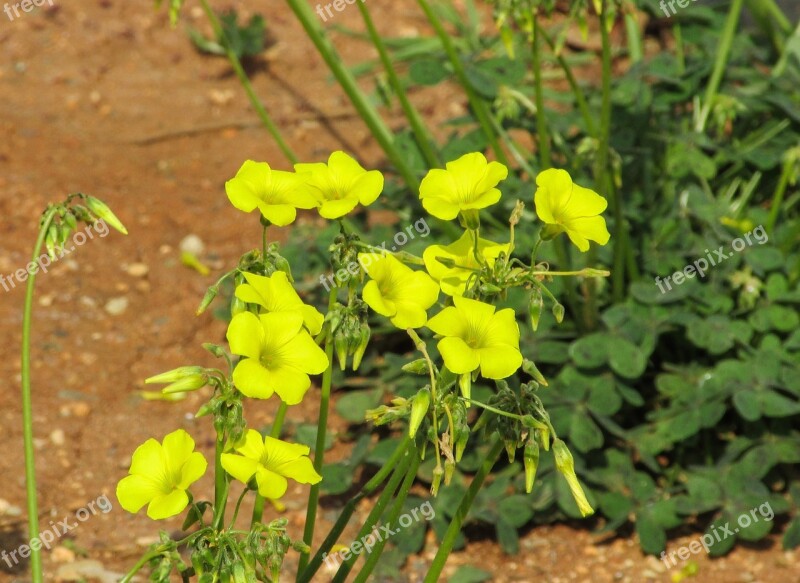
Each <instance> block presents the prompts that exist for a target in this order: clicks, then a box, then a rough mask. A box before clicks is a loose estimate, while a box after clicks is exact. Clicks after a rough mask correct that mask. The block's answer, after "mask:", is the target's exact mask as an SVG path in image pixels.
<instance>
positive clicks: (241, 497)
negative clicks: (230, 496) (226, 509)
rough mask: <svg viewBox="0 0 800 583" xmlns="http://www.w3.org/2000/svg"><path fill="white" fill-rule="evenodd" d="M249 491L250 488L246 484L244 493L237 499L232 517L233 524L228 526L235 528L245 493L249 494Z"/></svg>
mask: <svg viewBox="0 0 800 583" xmlns="http://www.w3.org/2000/svg"><path fill="white" fill-rule="evenodd" d="M249 491H250V489H249V488H248V487H247V486H245V487H244V489H243V490H242V493H241V494H239V499H238V500H237V501H236V506H235V507H234V509H233V517H232V518H231V525H230V527H228V528H233V527H234V526H235V525H236V519H237V518H238V516H239V507H240V506H241V505H242V500H244V496H245V494H247V493H248V492H249Z"/></svg>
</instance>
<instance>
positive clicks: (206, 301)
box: [195, 285, 219, 316]
mask: <svg viewBox="0 0 800 583" xmlns="http://www.w3.org/2000/svg"><path fill="white" fill-rule="evenodd" d="M218 293H219V287H218V286H216V285H212V286H211V287H210V288H208V289H207V290H206V295H204V296H203V301H201V302H200V305H199V306H198V307H197V311H195V316H199V315H200V314H202V313H203V312H205V311H206V310H207V309H208V306H210V305H211V302H213V301H214V298H216V297H217V294H218Z"/></svg>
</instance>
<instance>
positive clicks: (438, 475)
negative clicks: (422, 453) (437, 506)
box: [431, 466, 444, 496]
mask: <svg viewBox="0 0 800 583" xmlns="http://www.w3.org/2000/svg"><path fill="white" fill-rule="evenodd" d="M442 476H444V470H443V469H442V466H436V467H435V468H433V481H432V482H431V494H433V495H434V496H438V495H439V486H440V485H441V483H442Z"/></svg>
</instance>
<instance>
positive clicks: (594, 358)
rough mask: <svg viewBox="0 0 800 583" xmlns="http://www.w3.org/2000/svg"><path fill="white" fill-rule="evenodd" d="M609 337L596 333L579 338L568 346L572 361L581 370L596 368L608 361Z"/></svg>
mask: <svg viewBox="0 0 800 583" xmlns="http://www.w3.org/2000/svg"><path fill="white" fill-rule="evenodd" d="M608 347H609V336H608V334H605V333H603V332H596V333H594V334H589V335H588V336H584V337H582V338H579V339H578V340H576V341H575V342H573V343H572V344H570V346H569V355H570V358H572V361H573V362H574V363H575V364H576V365H578V366H579V367H582V368H597V367H599V366H603V365H604V364H605V363H606V361H607V360H608Z"/></svg>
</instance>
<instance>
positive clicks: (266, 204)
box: [225, 160, 317, 227]
mask: <svg viewBox="0 0 800 583" xmlns="http://www.w3.org/2000/svg"><path fill="white" fill-rule="evenodd" d="M225 192H226V193H227V195H228V199H229V200H230V201H231V204H233V206H235V207H236V208H237V209H239V210H240V211H244V212H246V213H249V212H252V211H253V210H255V209H256V208H258V209H259V210H260V211H261V214H262V215H263V216H264V218H265V219H267V220H268V221H269V222H270V223H272V224H273V225H277V226H279V227H285V226H286V225H288V224H290V223H293V222H294V220H295V218H296V217H297V209H311V208H314V207H315V206H317V201H316V199H315V198H314V196H313V195H312V193H311V192H309V189H308V187H307V186H306V185H305V181H304V180H303V179H302V178H301V177H300V176H298V175H297V174H295V173H293V172H284V171H282V170H272V169H271V168H270V167H269V164H267V163H266V162H253V161H252V160H247V161H246V162H245V163H244V164H242V167H241V168H240V169H239V172H237V173H236V176H235V177H234V178H232V179H231V180H228V181H227V182H226V183H225Z"/></svg>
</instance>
